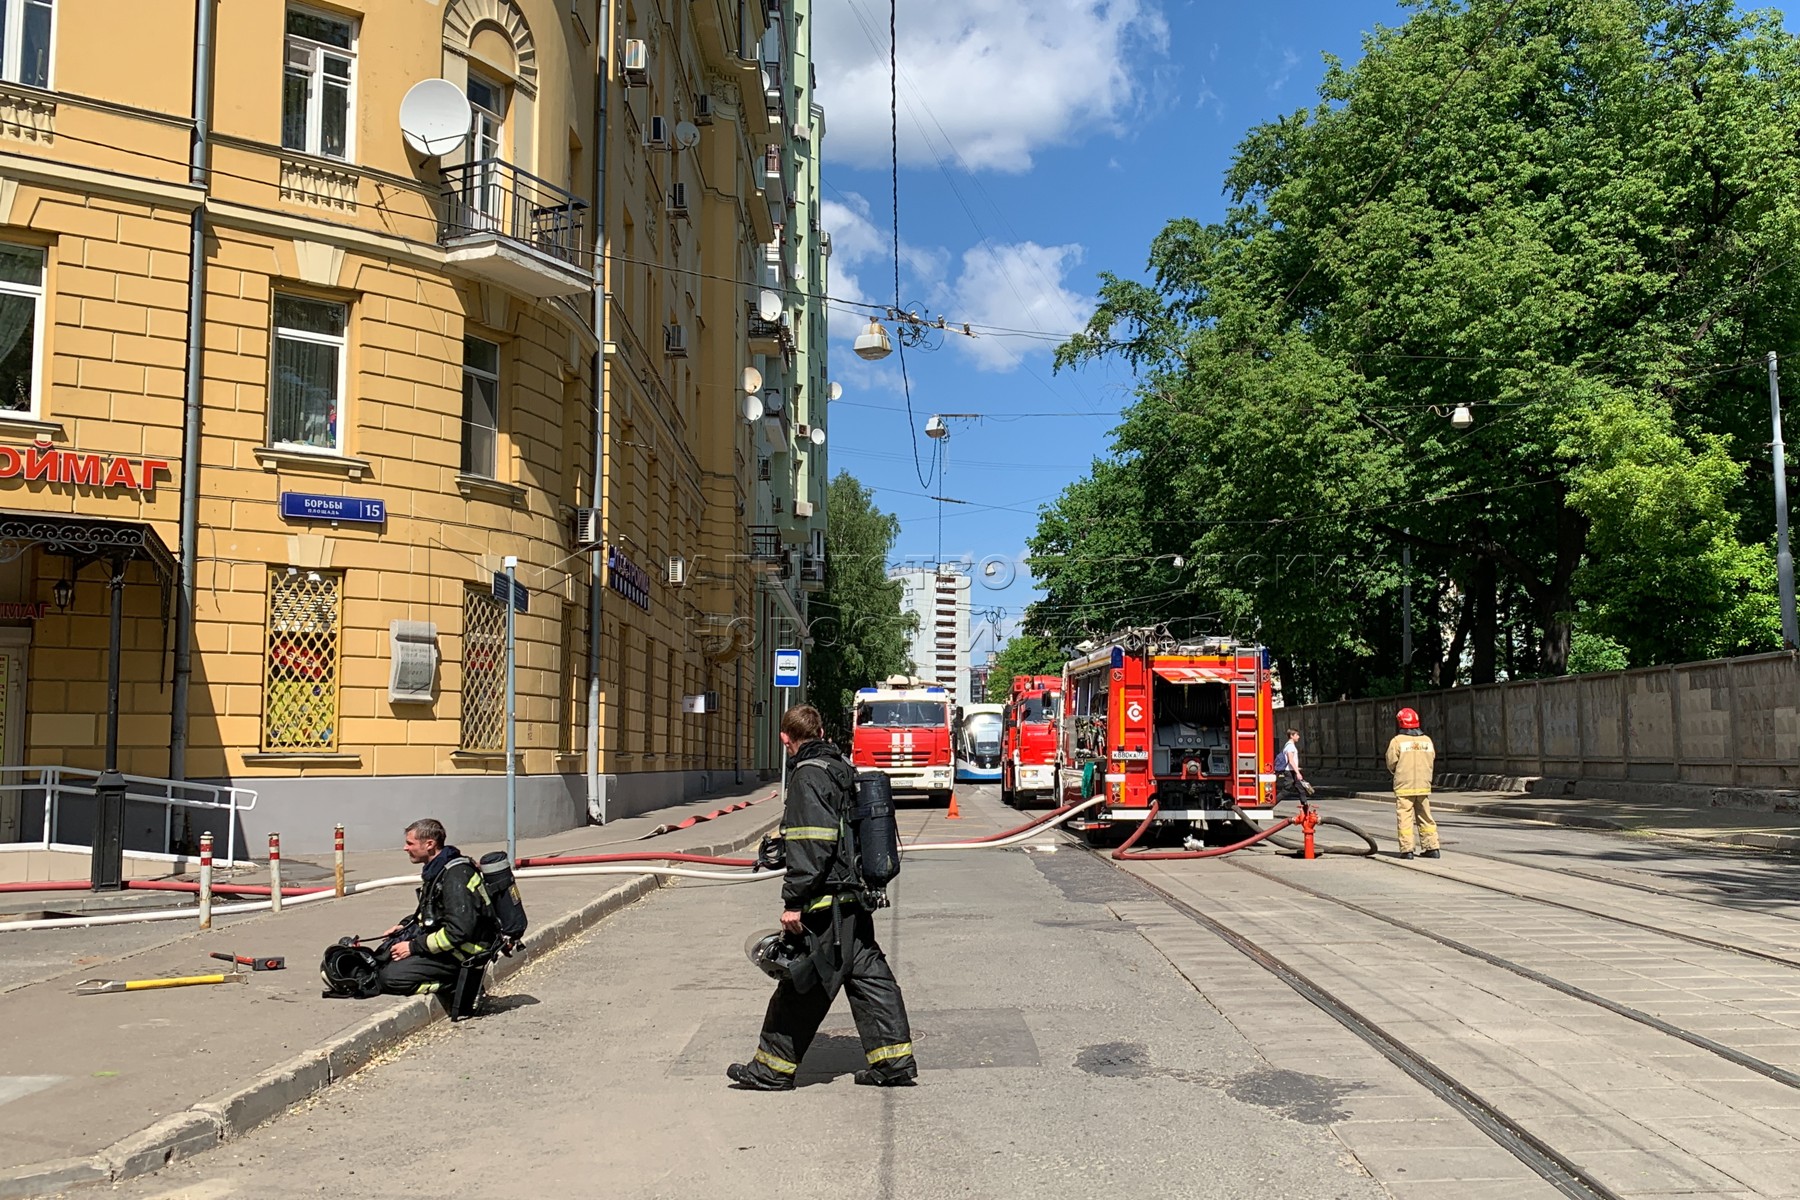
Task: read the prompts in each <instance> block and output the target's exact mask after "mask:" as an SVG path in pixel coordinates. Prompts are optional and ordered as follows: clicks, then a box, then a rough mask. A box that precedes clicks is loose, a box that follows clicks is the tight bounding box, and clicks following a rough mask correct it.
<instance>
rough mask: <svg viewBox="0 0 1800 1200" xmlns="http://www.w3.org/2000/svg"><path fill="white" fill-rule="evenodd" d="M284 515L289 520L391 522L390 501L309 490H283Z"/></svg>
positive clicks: (360, 522)
mask: <svg viewBox="0 0 1800 1200" xmlns="http://www.w3.org/2000/svg"><path fill="white" fill-rule="evenodd" d="M281 515H282V517H283V518H284V519H286V520H289V521H349V522H352V523H355V524H359V525H381V524H384V523H385V522H386V521H387V501H385V500H369V499H361V498H358V497H356V496H313V495H308V494H307V493H305V492H283V493H281Z"/></svg>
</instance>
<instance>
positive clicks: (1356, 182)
mask: <svg viewBox="0 0 1800 1200" xmlns="http://www.w3.org/2000/svg"><path fill="white" fill-rule="evenodd" d="M1411 7H1412V8H1413V10H1414V11H1413V13H1412V15H1411V16H1410V18H1409V19H1408V20H1407V21H1406V22H1405V23H1404V24H1403V25H1401V26H1399V27H1397V28H1379V29H1377V30H1376V31H1375V32H1374V33H1372V34H1370V35H1369V36H1368V37H1367V38H1366V40H1365V45H1364V56H1363V58H1362V60H1361V61H1360V62H1358V63H1357V64H1355V65H1354V66H1345V65H1343V64H1341V63H1338V62H1336V61H1333V60H1329V59H1328V60H1327V70H1326V75H1325V79H1324V81H1323V83H1322V84H1321V86H1320V89H1319V102H1318V103H1317V104H1316V105H1314V106H1313V107H1311V108H1307V109H1301V110H1300V111H1298V112H1295V113H1293V114H1292V115H1290V116H1287V117H1284V118H1281V119H1280V120H1277V121H1273V122H1270V123H1268V124H1264V125H1260V126H1258V127H1256V128H1253V129H1251V130H1250V131H1249V133H1248V134H1247V135H1246V136H1245V138H1244V140H1243V141H1242V143H1241V144H1240V145H1239V147H1238V151H1237V154H1236V157H1235V160H1234V162H1233V164H1232V166H1231V168H1230V170H1229V171H1228V172H1227V175H1226V179H1225V191H1226V195H1227V197H1228V200H1229V206H1228V210H1227V213H1226V215H1225V217H1224V219H1223V220H1221V221H1218V222H1215V223H1211V224H1203V223H1201V222H1199V221H1197V220H1193V219H1188V218H1181V219H1177V220H1173V221H1171V222H1170V223H1169V224H1168V225H1167V226H1166V227H1165V228H1164V229H1163V231H1162V232H1161V233H1160V234H1159V235H1158V236H1157V238H1156V239H1155V240H1154V241H1153V243H1152V244H1151V247H1150V256H1149V276H1148V279H1147V281H1138V280H1134V279H1129V278H1125V277H1123V276H1120V275H1115V274H1110V273H1109V274H1105V275H1103V276H1102V277H1101V279H1102V286H1101V289H1100V304H1099V307H1098V309H1097V311H1096V313H1095V315H1094V317H1093V319H1092V321H1091V322H1090V323H1089V325H1088V327H1087V328H1086V329H1085V330H1084V331H1083V332H1082V333H1081V334H1080V335H1079V336H1077V337H1075V338H1073V339H1072V340H1071V341H1069V342H1068V343H1066V344H1065V345H1063V346H1062V347H1061V348H1060V350H1059V352H1058V366H1059V368H1068V367H1075V366H1079V365H1081V364H1085V363H1088V362H1091V361H1093V360H1096V359H1100V358H1106V357H1112V358H1118V359H1121V360H1123V361H1124V362H1125V363H1127V364H1129V365H1130V366H1131V367H1133V368H1135V369H1136V371H1137V375H1138V380H1139V389H1138V394H1137V398H1136V400H1135V401H1134V403H1133V404H1132V405H1131V406H1130V407H1129V408H1128V409H1127V411H1126V413H1125V415H1124V418H1123V422H1122V424H1121V425H1120V426H1119V428H1118V429H1117V430H1116V431H1115V433H1114V442H1113V446H1112V447H1111V452H1110V453H1109V454H1108V455H1107V456H1105V457H1104V458H1102V459H1100V460H1099V461H1097V462H1096V463H1095V464H1094V469H1093V471H1092V472H1091V474H1090V475H1089V476H1088V477H1087V478H1085V479H1082V480H1080V481H1078V482H1077V483H1075V484H1074V485H1072V486H1071V487H1070V488H1069V489H1067V490H1066V491H1065V492H1064V494H1063V495H1062V496H1061V497H1060V498H1059V499H1058V500H1057V501H1056V503H1055V504H1054V505H1053V506H1051V507H1050V508H1049V509H1048V510H1047V511H1046V513H1045V514H1044V516H1043V518H1042V520H1041V523H1040V526H1039V528H1038V531H1037V533H1036V535H1035V537H1034V539H1033V541H1032V555H1033V558H1032V562H1033V568H1034V570H1035V571H1036V572H1037V573H1038V575H1039V576H1040V578H1042V579H1043V581H1044V583H1045V587H1046V590H1047V593H1048V594H1047V597H1046V599H1045V600H1044V601H1043V602H1041V603H1040V604H1039V605H1038V606H1036V607H1035V608H1034V610H1033V611H1032V613H1031V614H1030V615H1029V617H1028V622H1029V627H1030V628H1031V629H1032V630H1033V631H1035V632H1037V633H1039V634H1042V635H1045V636H1048V637H1051V638H1053V639H1057V640H1061V641H1065V642H1072V641H1075V640H1078V639H1079V638H1080V637H1083V636H1089V635H1092V634H1094V633H1102V632H1105V631H1107V630H1108V629H1110V628H1112V627H1114V626H1116V625H1119V624H1122V623H1128V622H1134V623H1145V622H1162V621H1167V622H1170V623H1171V628H1172V629H1173V630H1174V631H1175V632H1177V633H1182V632H1188V631H1194V632H1198V631H1201V630H1203V629H1212V630H1219V631H1224V632H1231V633H1235V634H1237V635H1239V636H1244V637H1259V638H1260V639H1261V640H1262V641H1264V642H1265V643H1267V644H1268V645H1270V646H1271V647H1272V648H1273V649H1274V650H1275V652H1276V654H1277V656H1278V657H1279V659H1280V661H1281V664H1282V671H1283V677H1284V681H1285V682H1286V684H1287V686H1288V687H1289V689H1290V692H1292V691H1293V690H1294V689H1295V687H1296V685H1297V687H1298V689H1299V690H1300V691H1301V692H1302V693H1305V694H1311V695H1315V696H1316V695H1339V694H1363V693H1368V692H1371V691H1379V690H1382V689H1384V688H1385V689H1395V688H1398V687H1399V686H1400V684H1401V683H1402V682H1403V679H1404V680H1406V681H1410V682H1415V683H1421V684H1427V685H1429V684H1438V685H1447V684H1450V683H1452V682H1455V681H1456V680H1457V679H1458V678H1467V679H1472V680H1474V681H1477V682H1480V681H1486V680H1491V679H1494V678H1496V677H1498V676H1500V675H1508V676H1528V675H1534V674H1554V673H1560V672H1562V671H1564V670H1566V669H1567V668H1568V666H1569V661H1570V652H1571V647H1572V645H1573V644H1574V643H1575V640H1576V636H1575V635H1576V633H1577V631H1580V633H1581V634H1582V637H1583V640H1582V646H1583V651H1582V654H1581V655H1578V656H1577V657H1578V659H1583V658H1587V659H1591V658H1592V657H1593V655H1594V654H1595V653H1599V654H1600V660H1601V661H1607V662H1614V661H1624V660H1628V661H1630V662H1632V663H1634V664H1636V663H1647V662H1659V661H1675V660H1680V659H1684V658H1695V657H1704V656H1710V655H1715V654H1723V653H1733V652H1741V651H1747V650H1752V649H1765V648H1766V649H1772V648H1775V647H1776V646H1777V645H1778V644H1779V622H1778V618H1777V615H1776V608H1775V600H1774V595H1773V592H1774V584H1773V580H1774V571H1773V551H1772V547H1771V545H1770V539H1771V531H1772V528H1773V512H1772V505H1771V503H1770V500H1769V495H1770V491H1771V484H1772V477H1771V464H1770V461H1769V454H1768V449H1767V447H1768V443H1769V426H1768V401H1767V393H1766V390H1765V387H1766V379H1765V374H1764V369H1763V353H1764V352H1765V351H1767V350H1769V349H1777V350H1779V349H1782V348H1784V347H1790V346H1793V347H1795V349H1796V351H1797V352H1800V344H1797V343H1796V339H1795V337H1794V334H1795V332H1796V327H1797V322H1800V304H1797V303H1796V301H1797V300H1800V295H1797V293H1800V272H1796V271H1795V270H1794V269H1793V268H1794V264H1795V262H1796V258H1797V252H1800V211H1797V205H1800V70H1796V66H1797V65H1800V63H1797V61H1796V59H1797V55H1796V42H1795V39H1794V38H1792V37H1790V36H1789V35H1788V34H1787V33H1786V32H1785V31H1783V30H1782V28H1781V27H1780V25H1779V22H1778V19H1777V18H1776V17H1774V16H1772V15H1769V14H1765V13H1751V14H1744V13H1740V12H1738V11H1737V10H1736V9H1735V8H1734V6H1733V5H1732V4H1731V3H1730V2H1729V0H1414V3H1413V4H1412V5H1411ZM1459 406H1467V415H1469V416H1471V417H1472V418H1473V424H1472V425H1469V426H1467V427H1464V425H1465V424H1466V423H1465V422H1460V421H1458V422H1453V421H1452V419H1451V418H1452V417H1453V416H1454V415H1456V414H1457V410H1458V408H1459ZM1408 554H1409V555H1410V560H1411V561H1410V568H1408V567H1407V566H1406V565H1405V564H1404V562H1403V559H1404V558H1405V557H1406V556H1407V555H1408ZM1178 556H1179V558H1178ZM1177 561H1179V562H1180V563H1181V564H1182V565H1180V566H1177V565H1176V563H1177ZM1403 583H1410V584H1411V596H1412V602H1413V606H1414V611H1413V614H1412V615H1413V626H1414V630H1415V649H1414V659H1413V663H1412V669H1411V670H1405V669H1404V668H1403V666H1402V664H1401V661H1400V660H1401V651H1400V629H1401V620H1400V613H1399V606H1400V601H1401V594H1402V593H1401V589H1402V585H1403ZM1596 647H1599V648H1600V649H1599V650H1596V649H1595V648H1596ZM1578 665H1579V664H1578Z"/></svg>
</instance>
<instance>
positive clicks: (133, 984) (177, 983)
mask: <svg viewBox="0 0 1800 1200" xmlns="http://www.w3.org/2000/svg"><path fill="white" fill-rule="evenodd" d="M249 978H250V977H249V976H248V975H246V974H244V973H243V972H242V971H232V972H230V973H228V974H224V975H178V976H175V977H174V978H172V979H84V980H82V981H81V982H80V983H78V984H76V985H75V994H76V995H77V996H104V995H107V994H108V993H111V992H146V991H149V990H150V989H152V988H172V987H193V986H194V985H195V984H201V983H242V982H244V981H245V980H246V979H249Z"/></svg>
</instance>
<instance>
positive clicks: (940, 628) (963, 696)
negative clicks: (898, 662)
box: [888, 563, 985, 708]
mask: <svg viewBox="0 0 1800 1200" xmlns="http://www.w3.org/2000/svg"><path fill="white" fill-rule="evenodd" d="M888 578H889V579H898V580H899V581H900V582H901V584H902V586H903V587H904V589H905V590H904V591H903V592H902V593H901V596H900V611H901V612H902V613H912V614H914V615H916V616H917V617H918V623H917V625H916V626H915V627H914V629H913V634H912V645H911V646H910V647H909V648H908V654H909V656H910V657H911V659H912V671H913V674H914V675H916V676H918V677H919V678H921V679H924V680H926V681H928V682H931V683H936V684H939V685H941V686H942V687H944V688H946V689H948V690H949V692H950V694H951V695H952V696H953V697H954V698H955V700H956V705H957V707H958V708H964V707H967V706H968V705H969V704H970V703H971V692H970V679H969V665H970V664H969V577H968V576H967V575H963V574H960V573H959V572H956V571H954V570H952V569H951V567H950V564H948V563H942V564H939V566H938V567H937V568H936V569H935V570H919V569H915V568H902V569H899V570H895V571H890V572H889V573H888ZM984 700H985V697H982V696H976V697H974V702H975V703H981V702H983V701H984Z"/></svg>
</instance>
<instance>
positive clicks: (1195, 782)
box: [1057, 635, 1275, 833]
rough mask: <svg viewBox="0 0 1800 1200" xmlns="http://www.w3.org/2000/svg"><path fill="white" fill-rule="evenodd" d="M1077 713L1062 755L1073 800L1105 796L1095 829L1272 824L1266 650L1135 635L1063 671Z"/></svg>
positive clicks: (1065, 791) (1067, 725)
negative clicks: (1151, 819)
mask: <svg viewBox="0 0 1800 1200" xmlns="http://www.w3.org/2000/svg"><path fill="white" fill-rule="evenodd" d="M1062 687H1063V696H1064V697H1065V700H1066V705H1067V715H1066V716H1065V718H1064V720H1063V722H1062V739H1061V745H1060V747H1059V750H1058V759H1057V762H1058V787H1059V791H1060V796H1061V800H1062V802H1063V803H1064V804H1072V803H1079V802H1080V801H1082V800H1086V799H1089V798H1091V797H1093V796H1095V795H1103V796H1104V797H1105V801H1104V803H1102V804H1100V805H1097V806H1096V807H1095V808H1094V809H1091V810H1089V811H1088V812H1087V813H1084V814H1082V816H1083V818H1086V819H1085V820H1082V819H1080V818H1078V819H1077V822H1076V823H1075V824H1076V825H1077V827H1079V828H1082V829H1083V830H1084V831H1085V832H1089V833H1093V832H1096V831H1098V830H1102V829H1106V828H1108V827H1110V826H1112V825H1113V824H1114V823H1121V822H1124V823H1129V824H1132V825H1135V824H1137V823H1139V822H1141V821H1142V820H1143V819H1144V817H1145V815H1146V814H1148V813H1149V811H1150V805H1151V804H1152V802H1156V803H1158V804H1160V806H1161V807H1160V809H1159V811H1158V819H1159V821H1167V822H1181V823H1186V824H1187V825H1188V826H1189V827H1191V828H1192V829H1194V830H1195V831H1197V832H1198V831H1204V830H1205V829H1206V828H1208V827H1209V826H1212V825H1215V824H1217V825H1224V824H1235V823H1237V822H1242V821H1248V822H1252V823H1263V822H1267V821H1269V820H1271V819H1272V818H1273V816H1274V808H1275V765H1274V761H1275V755H1274V728H1273V725H1274V710H1273V695H1272V688H1271V687H1270V679H1269V669H1268V666H1267V659H1266V656H1265V655H1264V653H1263V650H1262V648H1261V647H1260V646H1245V645H1237V644H1234V643H1233V642H1231V641H1230V640H1228V639H1223V638H1215V639H1209V640H1207V641H1204V642H1195V643H1185V644H1176V643H1172V642H1167V641H1155V640H1152V639H1150V638H1148V637H1146V636H1142V635H1136V636H1132V635H1128V636H1126V637H1124V638H1122V639H1120V640H1118V641H1115V642H1113V643H1112V644H1110V645H1107V646H1103V647H1101V648H1099V649H1096V650H1094V651H1093V652H1091V653H1089V654H1087V655H1085V656H1084V657H1082V658H1079V659H1076V660H1075V661H1073V662H1071V663H1069V664H1068V665H1067V666H1065V667H1064V668H1063V682H1062Z"/></svg>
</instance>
